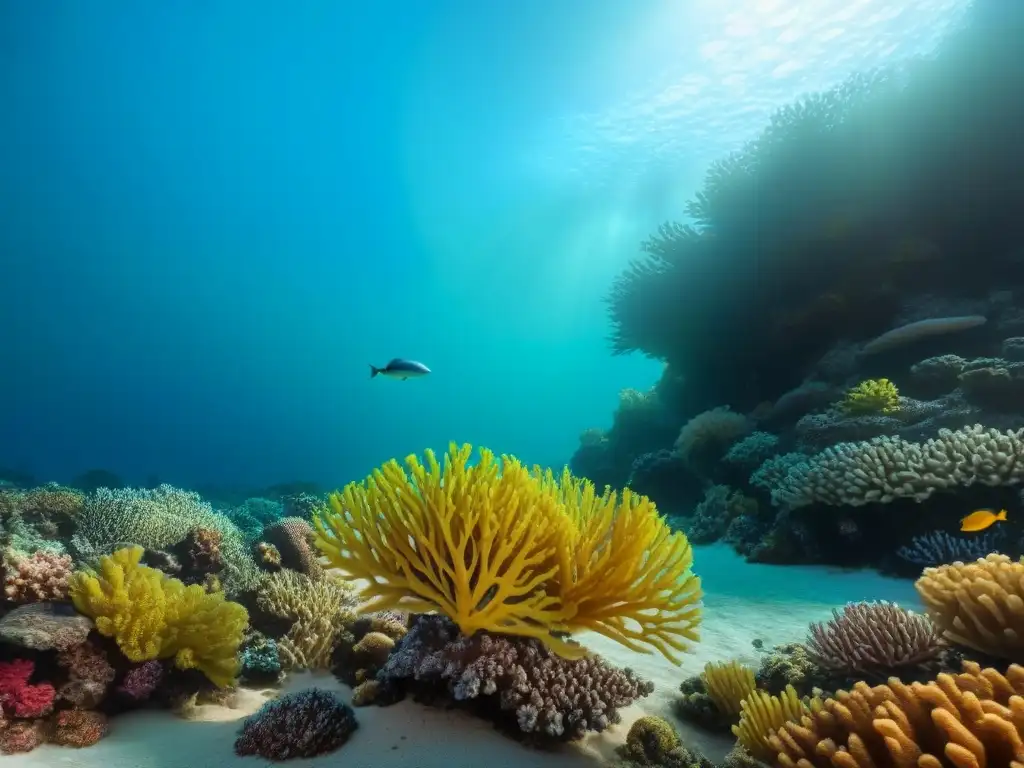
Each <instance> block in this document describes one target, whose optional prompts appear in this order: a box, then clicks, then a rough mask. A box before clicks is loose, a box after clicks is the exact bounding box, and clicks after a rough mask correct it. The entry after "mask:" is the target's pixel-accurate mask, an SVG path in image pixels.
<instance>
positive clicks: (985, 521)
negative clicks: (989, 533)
mask: <svg viewBox="0 0 1024 768" xmlns="http://www.w3.org/2000/svg"><path fill="white" fill-rule="evenodd" d="M1005 519H1006V510H1005V509H1000V510H999V514H996V513H995V512H993V511H992V510H991V509H979V510H978V511H977V512H971V514H969V515H968V516H967V517H965V518H964V519H963V520H961V521H960V530H961V531H969V532H974V531H984V530H985V529H986V528H988V527H989V526H990V525H992V524H993V523H995V522H998V521H999V520H1005Z"/></svg>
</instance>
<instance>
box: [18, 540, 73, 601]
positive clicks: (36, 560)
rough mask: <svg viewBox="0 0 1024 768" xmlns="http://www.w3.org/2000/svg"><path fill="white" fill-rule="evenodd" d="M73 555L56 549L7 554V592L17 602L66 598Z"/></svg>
mask: <svg viewBox="0 0 1024 768" xmlns="http://www.w3.org/2000/svg"><path fill="white" fill-rule="evenodd" d="M71 565H72V564H71V557H70V556H69V555H58V554H56V553H55V552H34V553H32V554H31V555H25V554H23V553H20V552H16V551H14V550H8V551H7V552H6V553H5V554H4V559H3V571H4V595H5V596H6V598H7V599H8V600H10V601H11V602H13V603H32V602H42V601H46V600H66V599H67V596H68V579H69V578H70V576H71Z"/></svg>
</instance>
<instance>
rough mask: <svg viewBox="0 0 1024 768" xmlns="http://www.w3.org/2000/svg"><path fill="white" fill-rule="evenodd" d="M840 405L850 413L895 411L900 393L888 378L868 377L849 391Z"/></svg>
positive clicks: (898, 403)
mask: <svg viewBox="0 0 1024 768" xmlns="http://www.w3.org/2000/svg"><path fill="white" fill-rule="evenodd" d="M839 407H840V408H841V409H842V410H843V411H845V412H846V413H849V414H870V413H895V412H896V411H898V410H899V409H900V393H899V390H898V389H896V385H895V384H893V383H892V382H891V381H889V380H888V379H868V380H867V381H862V382H861V383H860V384H858V385H857V386H856V387H853V388H851V389H850V390H849V391H847V393H846V396H845V397H844V398H843V400H842V402H841V403H840V404H839Z"/></svg>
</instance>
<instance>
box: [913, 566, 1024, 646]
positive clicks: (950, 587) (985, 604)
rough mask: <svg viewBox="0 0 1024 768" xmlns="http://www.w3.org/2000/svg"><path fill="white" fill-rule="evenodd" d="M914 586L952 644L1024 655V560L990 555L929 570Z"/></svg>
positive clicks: (929, 613) (930, 614) (936, 623)
mask: <svg viewBox="0 0 1024 768" xmlns="http://www.w3.org/2000/svg"><path fill="white" fill-rule="evenodd" d="M914 587H915V588H916V589H917V593H918V595H920V597H921V601H922V602H923V603H924V605H925V608H926V609H927V611H928V615H929V616H931V619H932V621H933V622H934V623H935V625H936V626H937V627H938V628H939V630H941V632H942V636H943V637H944V638H945V639H946V640H948V641H949V642H950V643H953V644H955V645H961V646H965V647H967V648H973V649H974V650H976V651H981V652H982V653H986V654H989V655H990V656H995V657H996V658H1001V659H1017V658H1020V657H1021V654H1022V653H1024V610H1022V605H1024V562H1020V561H1017V560H1011V559H1010V558H1009V557H1007V556H1006V555H999V554H990V555H987V556H986V557H984V558H982V559H979V560H976V561H974V562H973V563H961V562H956V563H951V564H948V565H942V566H939V567H937V568H925V570H924V573H922V574H921V577H920V578H919V579H918V580H917V582H916V583H915V584H914Z"/></svg>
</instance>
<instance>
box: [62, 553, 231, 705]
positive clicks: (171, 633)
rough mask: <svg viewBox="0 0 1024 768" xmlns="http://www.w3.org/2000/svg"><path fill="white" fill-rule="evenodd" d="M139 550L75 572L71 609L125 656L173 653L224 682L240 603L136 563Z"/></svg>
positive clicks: (134, 658)
mask: <svg viewBox="0 0 1024 768" xmlns="http://www.w3.org/2000/svg"><path fill="white" fill-rule="evenodd" d="M142 555H143V549H142V547H126V548H124V549H119V550H117V551H116V552H114V553H113V554H112V555H109V556H104V557H102V558H101V559H100V564H99V570H98V571H97V572H96V573H93V572H91V571H79V572H77V573H75V574H74V576H73V577H72V579H71V586H70V591H71V599H72V601H73V602H74V604H75V608H77V609H78V610H79V611H80V612H81V613H83V614H85V615H86V616H88V617H90V618H91V619H93V620H94V621H95V622H96V629H97V630H98V631H99V633H100V634H101V635H104V636H106V637H112V638H114V639H115V640H116V641H117V644H118V647H119V648H120V649H121V651H122V653H124V655H125V656H126V657H127V658H128V659H129V660H131V661H135V662H140V661H148V660H150V659H162V658H172V657H173V658H174V663H175V665H176V666H177V667H179V668H180V669H198V670H199V671H200V672H202V673H203V674H205V675H206V676H207V677H208V678H209V679H210V680H211V681H212V682H213V683H214V684H215V685H218V686H226V685H229V684H230V683H231V682H232V681H233V680H234V679H235V677H236V675H237V674H238V659H237V654H238V646H239V645H240V644H241V642H242V637H243V633H244V631H245V628H246V626H247V625H248V622H249V616H248V613H247V612H246V610H245V608H243V607H242V606H241V605H238V604H237V603H232V602H228V601H227V600H225V599H224V595H223V594H222V593H219V592H217V593H212V594H211V593H207V592H206V591H205V590H204V589H203V588H202V587H201V586H198V585H193V586H189V587H186V586H185V585H184V584H182V583H181V582H180V581H178V580H177V579H172V578H170V577H168V576H166V575H165V574H163V573H162V572H160V571H158V570H156V569H154V568H149V567H147V566H145V565H141V564H140V561H141V559H142Z"/></svg>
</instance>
